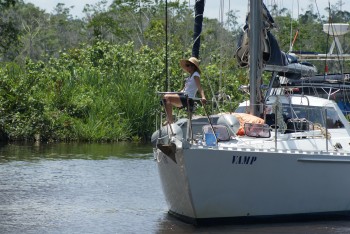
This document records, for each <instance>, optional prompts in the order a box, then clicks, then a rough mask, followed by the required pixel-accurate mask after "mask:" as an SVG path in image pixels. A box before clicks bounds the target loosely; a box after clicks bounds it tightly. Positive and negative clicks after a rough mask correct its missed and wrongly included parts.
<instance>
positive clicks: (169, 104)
mask: <svg viewBox="0 0 350 234" xmlns="http://www.w3.org/2000/svg"><path fill="white" fill-rule="evenodd" d="M180 66H181V67H182V69H183V70H184V71H186V72H188V73H189V74H190V76H189V77H187V78H186V81H185V87H184V88H183V89H182V90H181V92H183V93H184V94H180V95H179V94H165V95H164V103H165V111H166V115H167V123H168V124H172V123H173V122H174V120H173V106H176V107H187V97H186V95H187V96H188V98H195V97H196V93H197V91H199V93H200V95H201V102H202V104H203V105H204V104H205V103H206V102H207V100H206V99H205V95H204V91H203V89H202V86H201V82H200V74H201V71H200V69H199V61H198V59H197V58H195V57H191V58H189V59H188V60H187V59H181V60H180ZM191 102H192V103H193V100H191Z"/></svg>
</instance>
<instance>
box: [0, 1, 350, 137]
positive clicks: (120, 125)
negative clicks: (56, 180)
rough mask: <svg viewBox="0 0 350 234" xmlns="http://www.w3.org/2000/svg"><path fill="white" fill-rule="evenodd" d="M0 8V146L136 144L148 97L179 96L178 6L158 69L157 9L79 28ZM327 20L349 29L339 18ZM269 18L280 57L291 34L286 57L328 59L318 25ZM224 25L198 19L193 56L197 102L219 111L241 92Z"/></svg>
mask: <svg viewBox="0 0 350 234" xmlns="http://www.w3.org/2000/svg"><path fill="white" fill-rule="evenodd" d="M335 7H336V6H334V8H335ZM0 8H1V12H0V32H1V35H0V37H1V38H0V39H1V40H0V41H1V43H0V56H1V65H0V111H1V115H0V135H1V136H2V140H5V139H9V140H30V141H31V140H34V139H36V140H43V141H73V140H74V141H120V140H137V141H138V140H142V139H143V140H146V139H148V137H149V136H150V134H151V133H152V132H153V131H154V129H155V120H158V118H159V110H160V106H159V97H158V96H157V95H156V92H157V91H177V90H180V89H181V88H182V85H183V78H184V76H183V75H184V74H183V71H182V70H181V69H180V67H179V64H178V61H179V59H181V58H188V57H190V51H191V49H192V48H191V46H192V32H193V10H192V9H190V8H189V7H188V6H187V5H186V3H184V2H182V3H181V2H180V1H172V2H171V3H169V4H168V12H167V15H168V19H169V20H168V34H169V41H168V47H167V51H168V53H167V55H168V56H167V57H168V60H167V61H165V58H166V57H165V47H166V46H165V30H164V29H165V28H166V27H165V9H166V8H165V1H161V0H156V1H151V0H138V1H136V0H115V1H114V2H113V4H112V5H111V6H107V5H106V2H104V1H101V2H100V3H98V4H96V5H87V6H86V7H85V10H84V13H85V17H84V18H82V19H78V18H74V17H72V16H71V14H70V11H69V10H70V9H69V8H65V5H64V4H58V5H57V7H56V9H55V11H54V12H53V13H50V14H48V13H46V12H44V11H43V10H40V9H39V8H37V7H35V6H34V5H32V4H25V3H24V2H23V1H22V0H8V1H6V0H5V1H1V4H0ZM333 10H334V9H333ZM333 12H334V19H337V20H339V22H348V21H349V13H348V12H346V11H333ZM272 13H273V14H274V17H275V20H276V22H277V25H278V26H279V27H278V31H277V32H275V34H276V35H277V38H278V40H279V41H280V46H281V48H282V49H283V50H285V51H288V50H289V46H290V31H291V28H290V26H291V25H292V26H293V30H294V31H295V30H296V29H299V30H300V33H299V35H300V37H299V38H298V40H297V41H296V43H295V45H294V47H295V49H296V50H316V51H326V50H327V49H328V47H329V44H330V43H331V39H329V41H328V40H327V37H326V36H325V34H324V35H322V34H321V33H320V31H321V29H322V23H323V22H324V19H322V18H319V17H317V14H315V13H313V11H312V10H310V11H307V12H306V13H305V14H304V15H300V17H299V18H298V19H292V20H291V19H290V18H291V17H290V15H289V14H288V13H287V14H286V13H285V11H281V12H277V11H272ZM227 16H228V17H227V21H226V22H219V21H218V20H216V19H208V18H205V19H204V25H203V33H202V45H201V52H200V56H201V67H202V74H203V75H202V76H203V79H202V82H203V86H204V89H205V91H206V96H207V98H208V99H211V98H212V97H213V96H214V95H216V94H217V93H221V94H226V95H229V96H230V97H231V100H232V101H233V104H232V105H227V106H223V107H221V108H222V110H224V109H225V110H228V109H231V108H235V107H236V106H237V104H238V103H239V102H240V101H242V100H243V98H244V95H243V93H241V92H240V91H238V89H239V86H240V85H242V84H247V83H248V78H247V71H246V70H245V69H239V68H238V67H237V65H236V60H235V58H234V51H235V44H236V41H237V38H238V36H239V33H240V29H239V26H240V25H239V24H238V23H237V18H236V15H235V12H234V11H230V12H228V13H227ZM344 20H345V21H344ZM301 25H302V26H303V27H301ZM311 39H316V40H311ZM342 40H344V42H347V41H348V40H349V38H348V37H347V36H344V37H343V39H342ZM343 44H345V45H347V46H346V47H345V48H343V49H344V50H345V51H349V48H348V45H349V43H343ZM166 63H167V64H168V71H166V69H165V68H166V66H165V64H166ZM320 66H322V64H321V65H320ZM198 112H199V113H204V110H203V109H202V108H199V109H198Z"/></svg>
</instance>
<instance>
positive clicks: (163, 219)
mask: <svg viewBox="0 0 350 234" xmlns="http://www.w3.org/2000/svg"><path fill="white" fill-rule="evenodd" d="M320 192H321V191H320ZM0 233H1V234H2V233H4V234H5V233H6V234H8V233H9V234H11V233H16V234H17V233H35V234H39V233H67V234H68V233H84V234H85V233H98V234H100V233H164V234H168V233H203V234H207V233H250V234H252V233H290V234H292V233H293V234H295V233H350V219H348V220H344V219H343V220H323V221H309V222H287V223H269V224H261V223H260V224H219V225H210V226H193V225H189V224H186V223H183V222H181V221H178V220H177V219H175V218H173V217H171V216H169V215H168V214H167V206H166V203H165V200H164V197H163V194H162V190H161V185H160V180H159V177H158V171H157V167H156V162H155V161H154V160H153V155H152V149H151V146H150V145H139V144H131V143H128V144H126V143H119V144H48V145H46V144H41V145H14V144H10V145H5V146H1V148H0Z"/></svg>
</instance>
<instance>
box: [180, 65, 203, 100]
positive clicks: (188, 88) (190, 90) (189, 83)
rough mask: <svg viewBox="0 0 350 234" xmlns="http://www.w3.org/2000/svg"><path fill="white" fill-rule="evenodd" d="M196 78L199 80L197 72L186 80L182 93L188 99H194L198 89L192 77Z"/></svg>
mask: <svg viewBox="0 0 350 234" xmlns="http://www.w3.org/2000/svg"><path fill="white" fill-rule="evenodd" d="M195 76H197V77H198V78H200V75H199V73H198V72H197V71H195V72H193V74H192V76H189V77H187V78H186V82H185V88H184V90H183V91H184V93H186V94H187V95H188V97H189V98H194V97H195V96H196V93H197V91H198V87H197V84H196V81H195V79H194V77H195Z"/></svg>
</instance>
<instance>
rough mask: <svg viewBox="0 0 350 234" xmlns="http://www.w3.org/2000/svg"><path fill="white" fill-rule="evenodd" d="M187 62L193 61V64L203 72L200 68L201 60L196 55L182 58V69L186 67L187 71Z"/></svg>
mask: <svg viewBox="0 0 350 234" xmlns="http://www.w3.org/2000/svg"><path fill="white" fill-rule="evenodd" d="M187 63H192V64H193V65H195V66H196V68H197V71H198V72H199V73H201V70H200V69H199V60H198V59H197V58H195V57H191V58H189V59H181V60H180V66H181V67H182V69H184V70H185V71H186V64H187Z"/></svg>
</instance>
